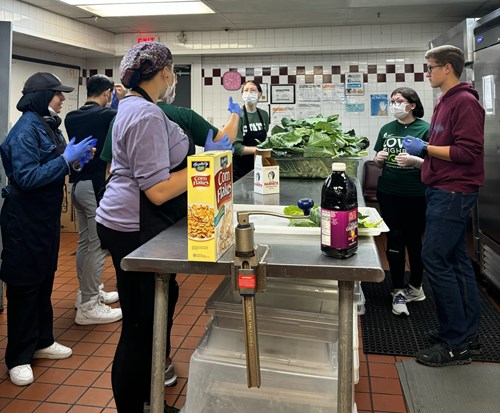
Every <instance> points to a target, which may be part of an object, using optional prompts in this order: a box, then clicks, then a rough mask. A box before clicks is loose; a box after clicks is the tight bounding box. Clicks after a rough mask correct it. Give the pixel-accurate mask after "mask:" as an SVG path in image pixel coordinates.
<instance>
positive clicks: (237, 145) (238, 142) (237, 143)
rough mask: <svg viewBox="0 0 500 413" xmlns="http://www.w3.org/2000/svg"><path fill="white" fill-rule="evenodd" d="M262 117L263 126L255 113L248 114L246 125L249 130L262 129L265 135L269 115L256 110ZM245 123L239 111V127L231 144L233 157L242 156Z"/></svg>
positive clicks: (242, 114)
mask: <svg viewBox="0 0 500 413" xmlns="http://www.w3.org/2000/svg"><path fill="white" fill-rule="evenodd" d="M257 110H258V111H259V112H260V115H261V116H262V120H263V121H264V125H262V122H261V121H260V118H259V115H258V114H257V112H253V113H248V112H247V113H248V125H249V126H250V130H252V131H258V130H262V129H264V130H265V131H266V133H267V131H268V130H269V115H268V113H267V112H266V111H265V110H262V109H259V108H257ZM246 127H247V126H246V121H245V115H244V112H243V111H241V118H240V125H239V127H238V134H237V135H236V139H235V140H234V143H233V148H234V153H235V155H243V146H244V145H243V138H244V134H245V133H246Z"/></svg>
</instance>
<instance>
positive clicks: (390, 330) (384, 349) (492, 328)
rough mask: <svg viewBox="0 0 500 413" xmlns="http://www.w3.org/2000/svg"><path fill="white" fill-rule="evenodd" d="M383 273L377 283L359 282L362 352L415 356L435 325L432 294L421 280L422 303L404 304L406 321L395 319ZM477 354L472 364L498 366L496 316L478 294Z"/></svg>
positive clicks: (499, 325)
mask: <svg viewBox="0 0 500 413" xmlns="http://www.w3.org/2000/svg"><path fill="white" fill-rule="evenodd" d="M389 277H390V276H389V274H388V273H387V272H386V277H385V280H384V281H383V282H381V283H366V282H363V283H362V284H361V285H362V288H363V292H364V295H365V298H366V303H365V308H366V311H365V314H364V315H362V316H361V329H362V332H363V351H364V352H365V353H368V354H388V355H395V356H415V353H416V352H417V351H418V350H421V349H424V348H427V347H429V342H428V340H427V336H426V332H427V331H429V330H432V329H433V328H436V327H437V325H438V322H437V315H436V307H435V304H434V297H433V295H432V290H431V288H430V286H429V284H428V283H427V281H426V280H425V277H424V285H423V287H424V291H425V295H426V297H427V298H426V299H425V300H424V301H420V302H411V303H408V310H409V312H410V316H409V317H402V316H396V315H394V314H392V311H391V295H390V293H391V289H392V286H391V282H390V278H389ZM479 339H480V341H481V354H480V355H479V356H473V360H476V361H487V362H497V363H499V362H500V346H499V345H498V343H500V313H499V312H498V311H497V310H496V309H495V308H494V306H493V305H492V304H491V302H490V301H489V300H488V298H487V297H485V296H484V294H483V293H482V292H481V325H480V327H479Z"/></svg>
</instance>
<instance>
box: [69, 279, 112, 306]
mask: <svg viewBox="0 0 500 413" xmlns="http://www.w3.org/2000/svg"><path fill="white" fill-rule="evenodd" d="M99 298H100V300H101V302H103V303H104V304H113V303H116V302H117V301H118V298H119V297H118V292H117V291H110V292H106V291H104V284H101V285H99ZM81 304H82V290H78V291H77V293H76V301H75V308H76V309H77V310H78V307H80V305H81Z"/></svg>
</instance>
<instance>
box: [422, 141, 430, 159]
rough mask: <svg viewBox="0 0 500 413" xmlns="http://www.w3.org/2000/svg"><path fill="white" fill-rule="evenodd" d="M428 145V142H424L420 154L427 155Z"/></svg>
mask: <svg viewBox="0 0 500 413" xmlns="http://www.w3.org/2000/svg"><path fill="white" fill-rule="evenodd" d="M428 146H429V142H425V143H424V147H423V148H422V155H424V156H427V155H428V153H427V147H428Z"/></svg>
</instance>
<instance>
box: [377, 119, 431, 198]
mask: <svg viewBox="0 0 500 413" xmlns="http://www.w3.org/2000/svg"><path fill="white" fill-rule="evenodd" d="M407 135H410V136H415V137H417V138H420V139H423V140H424V141H426V142H428V141H429V124H428V123H427V122H425V121H423V120H422V119H416V120H415V121H414V122H412V123H410V124H408V125H403V124H402V123H400V122H398V121H397V120H395V121H393V122H390V123H388V124H387V125H385V126H383V127H382V128H381V129H380V132H379V134H378V138H377V143H376V144H375V147H374V149H375V151H376V152H378V151H381V150H385V151H387V152H389V156H388V157H387V159H386V161H385V163H384V167H383V168H382V175H381V176H380V178H379V180H378V186H377V190H378V191H380V192H382V193H384V194H389V195H403V196H422V195H424V192H425V185H424V184H423V183H422V181H421V179H420V169H419V168H413V167H410V168H405V167H402V166H399V165H398V164H397V162H396V159H395V158H396V156H397V155H399V154H400V153H401V152H406V150H405V149H404V147H403V139H404V137H405V136H407Z"/></svg>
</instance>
